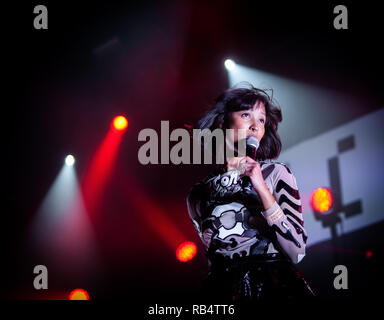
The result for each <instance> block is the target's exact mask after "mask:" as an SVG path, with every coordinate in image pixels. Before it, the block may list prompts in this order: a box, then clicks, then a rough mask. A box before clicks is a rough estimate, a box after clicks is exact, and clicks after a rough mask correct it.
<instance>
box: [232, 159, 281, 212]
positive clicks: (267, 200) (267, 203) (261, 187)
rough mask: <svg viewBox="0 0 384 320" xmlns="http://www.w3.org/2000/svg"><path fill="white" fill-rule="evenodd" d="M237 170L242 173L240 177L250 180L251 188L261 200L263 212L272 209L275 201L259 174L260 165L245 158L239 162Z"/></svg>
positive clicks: (261, 175)
mask: <svg viewBox="0 0 384 320" xmlns="http://www.w3.org/2000/svg"><path fill="white" fill-rule="evenodd" d="M239 170H240V172H241V173H242V176H248V177H249V178H250V180H251V183H252V186H253V188H254V189H255V191H256V192H257V193H258V194H259V196H260V198H261V202H262V203H263V207H264V210H268V209H269V208H270V207H272V205H273V203H274V202H275V201H276V200H275V197H274V196H273V195H272V194H271V192H270V191H269V189H268V187H267V185H266V184H265V181H264V178H263V174H262V173H261V168H260V163H258V162H257V161H255V160H253V159H252V158H250V157H245V158H244V159H242V160H241V161H240V164H239Z"/></svg>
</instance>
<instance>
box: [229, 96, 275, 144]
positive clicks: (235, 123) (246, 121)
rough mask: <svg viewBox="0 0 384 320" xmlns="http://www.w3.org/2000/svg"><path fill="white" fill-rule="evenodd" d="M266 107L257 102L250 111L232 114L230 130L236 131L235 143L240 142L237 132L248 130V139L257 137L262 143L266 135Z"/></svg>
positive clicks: (230, 116)
mask: <svg viewBox="0 0 384 320" xmlns="http://www.w3.org/2000/svg"><path fill="white" fill-rule="evenodd" d="M266 117H267V116H266V112H265V106H264V104H263V103H262V102H256V103H255V105H254V106H253V107H252V108H251V109H249V110H242V111H236V112H232V113H230V115H229V127H228V129H234V141H235V142H236V141H238V134H237V130H239V129H244V130H246V135H247V137H249V136H255V137H256V138H257V140H259V141H261V139H262V138H263V136H264V133H265V122H266V120H267V118H266Z"/></svg>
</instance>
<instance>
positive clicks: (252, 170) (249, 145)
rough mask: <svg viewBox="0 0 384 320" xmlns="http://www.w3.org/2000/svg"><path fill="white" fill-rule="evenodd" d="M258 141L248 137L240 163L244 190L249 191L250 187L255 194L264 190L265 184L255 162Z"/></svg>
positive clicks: (258, 166)
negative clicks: (244, 154)
mask: <svg viewBox="0 0 384 320" xmlns="http://www.w3.org/2000/svg"><path fill="white" fill-rule="evenodd" d="M259 144H260V143H259V141H258V140H257V138H256V137H254V136H249V137H248V138H247V140H246V155H247V156H246V157H245V158H244V159H243V160H242V161H241V169H242V175H243V176H244V178H243V181H244V185H243V186H244V188H247V189H250V188H251V186H252V187H253V188H254V189H255V191H256V192H258V191H259V190H261V189H262V188H265V187H266V185H265V182H264V178H263V175H262V173H261V168H260V164H259V163H258V162H257V161H256V154H257V149H258V147H259Z"/></svg>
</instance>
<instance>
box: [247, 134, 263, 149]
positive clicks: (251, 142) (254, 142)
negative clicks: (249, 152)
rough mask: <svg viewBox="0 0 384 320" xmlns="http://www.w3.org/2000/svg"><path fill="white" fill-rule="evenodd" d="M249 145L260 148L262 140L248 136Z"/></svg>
mask: <svg viewBox="0 0 384 320" xmlns="http://www.w3.org/2000/svg"><path fill="white" fill-rule="evenodd" d="M247 145H251V146H253V147H254V148H256V149H258V148H259V145H260V142H259V140H258V139H257V138H256V137H254V136H249V137H248V138H247Z"/></svg>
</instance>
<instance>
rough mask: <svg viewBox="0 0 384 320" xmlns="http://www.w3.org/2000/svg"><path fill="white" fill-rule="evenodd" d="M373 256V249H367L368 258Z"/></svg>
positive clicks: (366, 256)
mask: <svg viewBox="0 0 384 320" xmlns="http://www.w3.org/2000/svg"><path fill="white" fill-rule="evenodd" d="M372 256H373V252H372V250H367V251H365V258H366V259H371V258H372Z"/></svg>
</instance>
